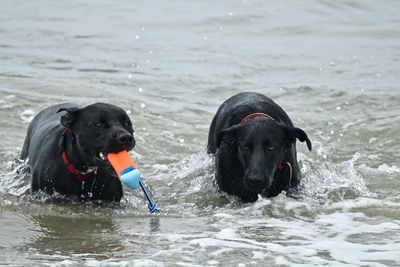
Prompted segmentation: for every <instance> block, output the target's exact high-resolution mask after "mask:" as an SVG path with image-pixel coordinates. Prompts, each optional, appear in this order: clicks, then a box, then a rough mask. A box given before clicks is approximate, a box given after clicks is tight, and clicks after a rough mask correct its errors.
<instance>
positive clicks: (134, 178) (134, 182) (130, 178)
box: [120, 166, 160, 213]
mask: <svg viewBox="0 0 400 267" xmlns="http://www.w3.org/2000/svg"><path fill="white" fill-rule="evenodd" d="M140 176H141V175H140V171H139V170H137V169H135V168H134V167H133V166H130V167H128V168H126V169H125V170H123V171H121V177H120V179H121V182H122V183H123V184H124V185H126V186H128V187H129V188H131V189H136V188H138V186H140V187H141V188H142V190H143V193H144V196H145V197H146V199H147V201H148V202H149V204H148V205H147V207H148V209H149V212H150V213H159V212H160V210H159V209H158V208H157V205H156V203H154V202H153V200H152V199H151V198H150V195H149V193H148V192H147V190H146V187H145V186H144V184H143V183H142V181H140Z"/></svg>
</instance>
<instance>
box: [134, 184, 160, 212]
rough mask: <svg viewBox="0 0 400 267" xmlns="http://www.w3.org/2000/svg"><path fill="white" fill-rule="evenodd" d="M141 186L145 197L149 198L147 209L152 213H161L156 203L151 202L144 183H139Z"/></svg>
mask: <svg viewBox="0 0 400 267" xmlns="http://www.w3.org/2000/svg"><path fill="white" fill-rule="evenodd" d="M139 185H140V187H141V188H142V190H143V193H144V195H145V197H146V198H147V201H148V202H149V204H148V205H147V207H148V208H149V211H150V213H159V212H160V210H159V209H158V208H157V205H156V203H154V202H153V200H151V198H150V196H149V193H147V190H146V187H144V184H143V183H142V181H139Z"/></svg>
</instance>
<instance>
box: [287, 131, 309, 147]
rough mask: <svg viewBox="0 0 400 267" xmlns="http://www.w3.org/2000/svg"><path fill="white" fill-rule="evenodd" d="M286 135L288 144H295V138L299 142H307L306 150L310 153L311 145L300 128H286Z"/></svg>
mask: <svg viewBox="0 0 400 267" xmlns="http://www.w3.org/2000/svg"><path fill="white" fill-rule="evenodd" d="M287 135H288V139H289V141H290V142H295V141H296V138H297V139H299V141H300V142H304V141H306V142H307V147H308V150H310V151H311V148H312V145H311V141H310V139H308V136H307V134H306V133H305V132H304V131H303V130H302V129H300V128H297V127H288V129H287Z"/></svg>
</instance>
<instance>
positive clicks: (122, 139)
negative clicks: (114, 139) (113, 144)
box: [118, 133, 134, 145]
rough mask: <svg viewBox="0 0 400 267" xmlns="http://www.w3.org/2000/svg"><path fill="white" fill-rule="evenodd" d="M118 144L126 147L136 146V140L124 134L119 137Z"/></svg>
mask: <svg viewBox="0 0 400 267" xmlns="http://www.w3.org/2000/svg"><path fill="white" fill-rule="evenodd" d="M118 142H120V143H121V144H125V145H132V144H134V139H133V136H132V135H130V134H125V133H124V134H120V135H118Z"/></svg>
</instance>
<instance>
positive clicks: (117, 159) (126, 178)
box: [107, 151, 140, 189]
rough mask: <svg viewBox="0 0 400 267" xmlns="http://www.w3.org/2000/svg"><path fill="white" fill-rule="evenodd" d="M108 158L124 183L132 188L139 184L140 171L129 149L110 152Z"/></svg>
mask: <svg viewBox="0 0 400 267" xmlns="http://www.w3.org/2000/svg"><path fill="white" fill-rule="evenodd" d="M107 158H108V161H109V162H110V163H111V166H112V167H113V168H114V170H115V172H116V173H117V175H118V177H119V179H120V180H121V182H122V183H123V184H125V185H127V186H128V187H129V188H132V189H136V188H137V187H138V186H139V181H140V171H139V170H138V166H137V165H136V164H135V162H134V161H133V159H132V158H131V157H130V156H129V153H128V151H121V152H118V153H109V154H108V155H107Z"/></svg>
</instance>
